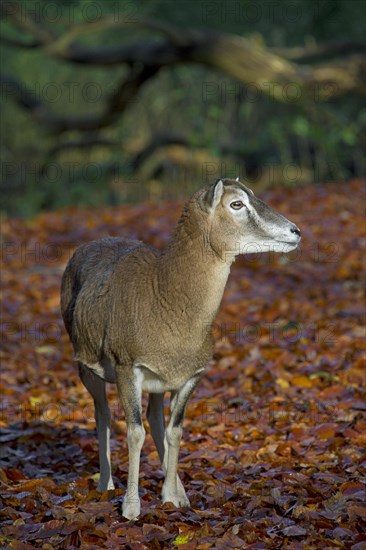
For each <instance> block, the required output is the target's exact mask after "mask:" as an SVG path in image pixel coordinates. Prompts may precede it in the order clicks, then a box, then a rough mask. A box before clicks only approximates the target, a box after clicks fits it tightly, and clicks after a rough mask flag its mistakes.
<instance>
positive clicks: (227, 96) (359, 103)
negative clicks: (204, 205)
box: [0, 0, 366, 215]
mask: <svg viewBox="0 0 366 550" xmlns="http://www.w3.org/2000/svg"><path fill="white" fill-rule="evenodd" d="M22 5H23V6H24V9H27V10H30V11H33V13H34V15H35V18H36V19H37V17H39V18H40V19H41V20H43V24H44V23H47V25H48V27H49V28H51V29H52V30H53V31H54V32H55V33H56V34H62V33H63V32H64V31H65V29H67V28H71V27H72V26H73V25H75V24H78V23H83V22H86V21H90V22H92V21H96V20H98V19H99V18H101V17H104V16H107V15H111V16H113V17H115V18H124V19H125V20H126V22H128V21H129V20H131V21H134V20H136V19H138V18H141V17H145V16H149V15H150V16H154V17H155V18H157V19H159V20H162V21H168V22H172V23H174V24H176V25H178V26H179V27H180V28H211V29H214V30H217V31H220V32H227V33H233V34H238V35H241V36H247V37H251V39H252V40H254V41H261V42H262V43H264V44H265V45H266V46H269V47H273V48H289V47H295V46H303V45H305V44H312V43H322V42H327V41H342V40H346V39H349V38H350V37H351V38H352V39H353V40H359V41H362V40H364V36H365V34H366V25H365V11H366V10H365V9H364V7H365V5H364V3H363V2H362V1H359V0H281V1H280V0H278V1H277V0H268V1H267V0H256V1H252V0H220V1H219V0H201V1H199V0H197V1H194V0H178V1H174V2H172V1H170V0H148V1H142V0H141V1H138V0H125V1H124V0H120V1H118V0H103V1H102V0H99V2H98V1H91V0H78V1H77V0H62V1H61V0H60V1H59V2H58V3H55V2H48V1H47V0H43V1H40V0H23V2H22ZM0 31H3V32H4V33H5V34H6V36H8V37H18V38H19V37H21V38H23V39H24V40H25V39H27V38H28V39H31V38H32V36H31V34H29V35H27V34H26V33H22V32H20V31H19V30H18V29H16V28H15V27H14V26H13V24H10V23H9V22H8V21H3V22H2V23H1V27H0ZM159 38H160V35H159V34H158V33H152V32H151V31H147V30H144V29H142V28H139V27H135V26H133V25H130V26H129V25H126V28H125V29H123V30H121V29H112V30H108V31H103V32H98V31H96V32H95V33H88V34H86V35H85V36H82V37H81V38H80V42H82V43H84V44H87V45H89V46H94V47H98V45H103V46H104V45H107V44H116V43H121V42H125V43H130V42H139V41H145V40H150V41H151V40H159ZM229 55H230V52H228V56H229ZM322 61H324V59H322ZM1 64H2V72H4V73H6V74H9V75H12V76H14V77H16V78H17V79H20V80H21V81H22V82H23V83H24V84H25V85H26V86H27V87H28V88H29V89H30V90H32V92H33V93H34V96H35V97H37V98H39V99H41V100H42V101H44V102H46V103H48V104H49V106H50V108H51V109H52V110H53V111H54V112H59V113H66V112H67V113H74V114H82V113H83V114H87V113H91V114H92V113H94V112H96V111H99V110H100V109H101V108H102V106H103V102H104V101H105V100H106V99H107V98H108V96H109V94H110V93H111V92H112V91H113V90H114V88H115V86H116V84H117V82H119V81H120V80H121V78H122V77H123V75H124V74H125V72H126V68H125V67H124V66H123V65H121V66H111V67H97V66H85V65H77V64H73V63H70V62H66V61H62V60H56V59H55V58H53V57H51V56H48V55H47V52H46V51H43V50H41V49H36V48H35V49H23V48H22V49H21V48H15V47H10V46H6V45H4V46H3V47H2V51H1ZM1 109H2V138H1V150H0V152H1V161H2V166H3V168H2V181H1V191H2V195H3V201H2V203H3V209H4V210H6V211H7V212H9V213H10V214H12V215H14V214H15V215H32V214H34V213H36V212H37V211H39V210H40V209H50V208H59V207H63V206H67V205H70V204H76V205H92V206H98V205H100V204H115V203H118V202H124V201H131V200H133V201H136V200H143V199H147V198H154V197H155V198H157V199H161V198H164V197H167V198H170V197H174V196H180V195H186V194H187V192H188V191H191V190H193V189H196V188H197V187H198V186H199V185H201V184H202V183H207V182H208V181H210V178H212V179H213V178H214V177H219V176H221V175H222V176H225V175H228V176H234V175H239V176H240V177H241V179H244V178H247V180H248V181H249V182H251V183H252V184H253V187H256V185H257V186H258V187H260V185H261V184H262V185H263V184H266V182H264V179H266V178H264V173H267V172H268V169H269V168H270V167H271V168H272V176H271V177H270V176H268V177H267V183H268V184H277V183H281V181H280V180H281V179H282V180H283V182H284V183H286V182H287V183H288V184H298V183H303V182H311V181H315V182H319V181H325V180H344V179H347V178H350V177H353V176H356V177H362V176H364V171H365V167H364V158H363V151H364V147H365V142H364V136H365V125H366V108H365V103H364V101H363V99H362V98H361V97H357V96H354V95H351V94H349V95H348V96H342V97H340V98H339V99H334V100H332V101H330V102H324V103H319V102H318V101H317V98H316V97H314V98H313V101H312V102H311V104H310V105H309V102H307V103H306V104H305V103H304V102H303V100H302V98H301V97H299V98H297V99H295V100H294V99H293V98H292V99H291V98H290V99H289V100H288V101H285V102H283V103H279V102H277V101H275V100H274V99H272V98H271V97H270V96H268V95H266V94H263V93H260V91H258V90H257V89H253V88H250V87H247V86H245V85H244V84H240V83H238V82H235V81H234V80H231V79H230V78H228V77H226V76H225V75H224V74H220V73H218V72H216V71H212V70H209V69H208V68H206V67H204V66H198V65H192V64H182V65H177V66H174V67H167V68H165V69H162V70H161V71H160V72H159V73H158V74H157V75H156V76H155V77H154V78H152V79H151V80H149V81H148V82H147V84H146V85H145V86H143V87H142V88H141V90H140V92H139V94H138V95H137V97H136V99H135V100H134V101H133V102H131V105H130V107H129V109H128V110H127V111H126V112H125V113H124V115H123V116H122V117H121V118H120V119H119V120H118V121H116V122H115V123H113V124H112V125H110V126H109V127H107V128H105V129H103V130H101V131H100V132H99V133H98V136H99V137H102V138H104V139H108V140H111V141H113V142H114V143H115V145H114V146H112V147H111V146H108V145H98V146H94V147H90V148H86V149H65V150H62V151H58V152H55V151H53V152H52V149H53V148H55V147H57V146H58V145H60V143H61V142H65V141H70V140H77V139H79V138H80V135H79V133H78V132H67V133H65V134H63V135H62V136H58V137H55V136H53V135H50V134H49V133H48V132H47V130H46V128H43V127H42V126H41V125H39V124H38V123H37V122H36V121H35V120H34V118H33V116H32V114H30V113H29V112H27V111H26V110H23V109H21V108H20V107H19V106H18V105H16V104H15V102H14V101H13V99H12V97H11V94H8V93H6V91H4V90H3V93H2V94H1ZM167 131H169V132H172V131H174V132H175V133H177V134H179V135H183V136H185V137H186V138H187V140H188V145H189V150H190V149H192V150H195V149H197V148H198V149H199V150H206V152H207V155H206V157H205V156H204V155H203V153H202V154H201V156H199V155H198V157H197V158H196V157H194V158H192V159H191V160H192V163H193V164H195V169H193V170H191V169H188V168H187V165H188V164H189V158H188V159H187V158H186V159H183V158H182V157H183V152H182V151H181V150H179V148H177V147H176V148H175V149H174V148H171V149H170V151H168V150H165V151H164V152H163V153H162V154H160V156H159V155H157V157H158V158H157V160H156V162H155V164H154V162H153V160H152V159H150V160H149V161H147V167H145V170H143V171H142V172H141V171H140V172H139V173H136V171H134V170H133V169H132V168H131V163H130V160H131V158H132V156H133V155H134V154H135V153H137V152H138V151H139V150H140V149H141V148H143V147H144V146H145V145H146V144H147V143H148V142H150V141H152V140H154V136H155V135H157V134H160V133H164V132H165V133H166V132H167ZM156 154H157V153H156ZM187 155H188V156H189V153H187ZM205 159H206V160H205ZM273 167H275V168H276V170H277V168H278V170H277V172H278V171H279V172H280V175H279V176H278V174H277V175H276V176H274V170H273ZM266 169H267V172H265V170H266ZM292 169H293V170H294V171H295V172H291V170H292ZM149 170H150V172H149ZM299 171H300V172H299ZM277 172H276V173H277ZM291 174H292V175H291ZM281 175H282V177H281ZM256 176H258V177H256Z"/></svg>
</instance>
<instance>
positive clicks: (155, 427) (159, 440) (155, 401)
mask: <svg viewBox="0 0 366 550" xmlns="http://www.w3.org/2000/svg"><path fill="white" fill-rule="evenodd" d="M174 394H175V392H174ZM147 420H148V422H149V425H150V431H151V435H152V438H153V440H154V443H155V446H156V449H157V451H158V455H159V458H160V462H161V464H162V466H163V472H164V475H166V467H167V459H168V448H166V449H165V445H166V447H168V445H167V442H166V441H165V415H164V394H163V393H150V395H149V404H148V407H147ZM177 493H178V497H179V501H180V502H187V501H188V498H187V495H186V492H185V490H184V487H183V485H182V482H181V480H180V478H179V475H178V473H177Z"/></svg>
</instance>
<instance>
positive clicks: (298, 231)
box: [290, 225, 301, 237]
mask: <svg viewBox="0 0 366 550" xmlns="http://www.w3.org/2000/svg"><path fill="white" fill-rule="evenodd" d="M290 231H291V233H294V234H295V235H297V236H298V237H301V231H300V229H299V228H298V227H296V225H294V226H293V227H291V229H290Z"/></svg>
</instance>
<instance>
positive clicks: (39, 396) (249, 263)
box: [0, 180, 366, 550]
mask: <svg viewBox="0 0 366 550" xmlns="http://www.w3.org/2000/svg"><path fill="white" fill-rule="evenodd" d="M262 197H263V198H264V200H266V201H267V202H268V203H269V204H270V205H271V206H273V207H274V208H277V209H278V210H279V211H280V212H282V213H283V214H284V215H286V216H288V217H289V218H290V219H291V220H292V221H294V222H295V223H296V224H297V225H298V226H299V227H300V228H301V230H302V235H303V239H302V243H301V247H300V248H299V249H298V250H297V251H293V252H291V253H290V254H288V255H269V254H264V255H255V254H254V255H251V256H246V257H241V258H240V259H238V260H237V262H236V263H235V265H234V266H233V268H232V273H231V276H230V279H229V283H228V286H227V289H226V292H225V295H224V299H223V302H222V306H221V309H220V311H219V314H218V316H217V319H216V321H215V324H214V327H213V333H214V337H215V355H214V359H213V361H212V363H211V365H210V366H209V368H208V369H207V371H206V373H205V375H204V376H203V378H202V380H201V382H200V384H199V385H198V387H197V389H196V391H195V393H194V395H193V397H192V399H191V401H190V403H189V405H188V407H187V414H186V419H185V423H184V426H185V429H184V435H183V441H182V446H181V452H180V461H179V471H180V475H181V477H182V480H183V483H184V485H185V487H186V489H187V493H188V496H189V498H190V500H191V505H192V507H191V509H189V510H187V509H175V508H174V507H172V506H170V505H169V504H168V505H162V504H161V499H160V493H161V486H162V478H163V474H162V471H161V467H160V464H159V461H158V456H157V453H156V450H155V448H154V445H153V442H152V439H151V436H150V434H149V430H148V427H147V426H146V431H147V434H148V435H147V437H146V441H145V444H144V447H143V452H142V457H141V475H140V478H141V487H140V490H141V498H142V513H141V516H140V518H139V519H138V520H137V521H136V522H130V521H128V520H125V519H124V518H123V517H122V516H121V513H120V497H121V496H122V495H123V494H124V490H125V485H126V474H127V467H128V456H127V443H126V437H125V433H126V429H125V428H126V426H125V422H124V415H123V411H122V410H121V408H120V406H119V404H118V400H117V396H116V391H115V388H114V387H113V386H111V387H109V389H108V392H109V394H110V397H111V410H112V462H113V477H114V480H115V484H116V490H115V491H114V492H109V493H107V492H106V493H102V494H100V493H98V492H97V491H96V484H97V477H98V457H97V448H98V447H97V439H96V435H95V424H94V420H93V406H92V401H91V398H90V396H89V394H88V393H87V391H86V390H85V389H84V387H83V386H82V384H81V382H80V381H79V378H78V375H77V369H76V367H75V363H74V362H73V359H72V357H73V353H72V348H71V345H70V343H69V340H68V337H67V335H66V333H65V330H64V327H63V324H62V320H61V317H60V312H59V287H60V280H61V275H62V271H63V269H64V267H65V264H66V261H67V260H68V258H69V257H70V255H71V253H72V251H73V249H74V248H75V246H76V245H77V244H80V243H82V242H85V241H88V240H91V239H94V238H98V237H100V236H104V235H106V234H110V235H129V236H132V237H135V238H139V239H142V240H144V241H147V242H149V243H151V244H152V245H155V246H157V247H162V246H164V244H165V242H166V240H167V237H168V235H169V232H170V230H171V229H172V227H173V226H174V223H175V222H176V221H177V219H178V217H179V212H180V209H181V206H182V205H181V204H177V203H172V202H170V203H163V204H161V205H158V206H153V205H149V204H141V205H139V206H120V207H113V208H108V209H107V208H102V209H100V210H88V209H72V208H71V209H67V210H63V211H60V212H50V213H44V214H41V215H39V216H38V217H36V218H34V219H33V220H20V219H7V220H5V221H3V223H2V233H3V237H2V247H3V258H2V259H3V270H2V298H3V299H2V302H3V314H2V348H1V364H2V379H1V393H2V409H1V413H2V414H1V419H0V427H1V432H2V433H1V436H0V442H1V450H0V466H1V470H0V481H1V500H2V508H1V511H0V521H1V533H2V534H1V535H0V546H4V547H7V548H16V549H19V550H20V549H21V550H28V549H33V548H44V549H50V550H51V549H53V548H64V549H68V550H69V549H73V548H85V549H90V550H91V549H99V548H110V549H115V548H127V549H128V548H130V549H132V550H134V549H144V548H153V549H161V548H174V547H179V548H181V549H182V550H183V549H184V550H188V549H189V550H191V549H196V548H197V549H201V550H202V549H208V548H215V549H227V548H255V549H266V548H285V549H294V550H295V549H296V550H297V549H304V550H305V549H318V548H322V549H327V548H350V549H352V550H362V549H365V548H366V534H365V526H366V504H365V484H366V471H365V469H366V456H365V444H366V421H365V413H366V395H365V394H366V390H365V348H366V345H365V336H366V326H365V324H366V323H365V321H366V320H365V302H364V293H363V290H364V289H363V284H364V280H365V272H366V269H365V263H364V262H365V248H366V236H365V225H364V204H365V187H364V183H363V182H361V181H358V180H353V181H350V182H347V183H343V184H333V183H332V184H325V185H317V186H308V187H301V188H298V189H293V190H284V189H279V188H278V189H274V190H268V191H267V192H266V193H264V194H263V195H262ZM144 404H145V406H146V399H145V398H144Z"/></svg>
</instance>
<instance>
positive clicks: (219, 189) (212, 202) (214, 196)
mask: <svg viewBox="0 0 366 550" xmlns="http://www.w3.org/2000/svg"><path fill="white" fill-rule="evenodd" d="M223 194H224V182H223V181H222V180H221V179H220V180H217V182H216V183H214V184H213V185H211V187H210V188H209V190H208V191H207V193H206V194H205V196H204V202H205V205H206V207H208V208H209V209H212V208H216V206H217V205H218V204H219V203H220V200H221V197H222V195H223Z"/></svg>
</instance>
